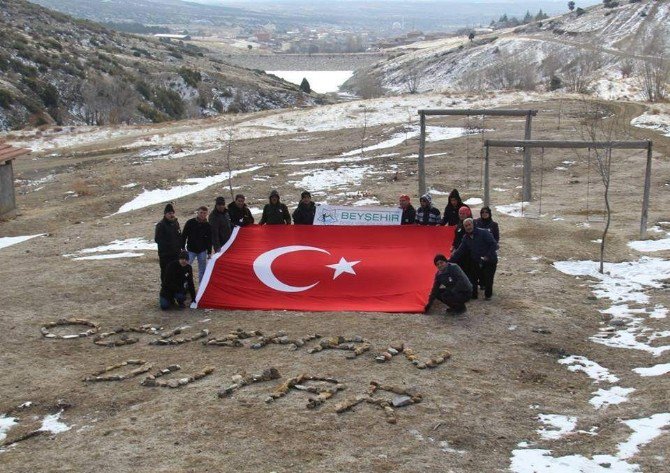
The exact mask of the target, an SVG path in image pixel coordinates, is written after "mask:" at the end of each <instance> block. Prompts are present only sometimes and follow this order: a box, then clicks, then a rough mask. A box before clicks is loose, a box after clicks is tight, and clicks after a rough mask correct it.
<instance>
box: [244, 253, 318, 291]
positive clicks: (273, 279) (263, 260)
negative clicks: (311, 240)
mask: <svg viewBox="0 0 670 473" xmlns="http://www.w3.org/2000/svg"><path fill="white" fill-rule="evenodd" d="M296 251H318V252H319V253H326V254H328V255H329V254H330V253H329V252H327V251H326V250H324V249H322V248H316V247H314V246H302V245H291V246H282V247H280V248H275V249H274V250H270V251H266V252H265V253H263V254H261V255H260V256H259V257H258V258H256V260H255V261H254V273H256V276H257V277H258V279H260V281H261V282H262V283H263V284H265V285H266V286H267V287H269V288H272V289H275V290H277V291H281V292H303V291H307V290H309V289H311V288H313V287H314V286H316V285H317V284H319V281H317V282H315V283H314V284H311V285H309V286H290V285H288V284H285V283H283V282H282V281H280V280H279V279H278V278H277V276H275V275H274V273H273V272H272V263H273V262H274V260H276V259H277V258H279V257H280V256H282V255H285V254H287V253H294V252H296Z"/></svg>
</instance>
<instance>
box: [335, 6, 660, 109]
mask: <svg viewBox="0 0 670 473" xmlns="http://www.w3.org/2000/svg"><path fill="white" fill-rule="evenodd" d="M621 3H622V5H621V6H618V7H614V8H605V7H604V6H602V5H599V6H595V7H592V8H589V9H587V10H581V9H580V11H577V10H575V11H574V12H570V13H568V14H565V15H561V16H557V17H554V18H549V19H547V20H545V21H543V22H534V23H531V24H528V25H524V26H521V27H517V28H514V29H506V30H498V31H494V32H492V33H487V34H483V35H476V36H475V37H474V38H473V40H472V41H470V40H468V38H467V37H465V36H463V37H459V38H448V39H445V40H441V41H437V42H436V41H433V42H431V43H423V44H422V43H417V44H415V45H410V46H409V47H406V48H397V49H396V50H394V53H395V57H393V58H392V59H390V60H387V61H383V62H379V63H377V64H375V65H374V66H371V67H370V68H368V69H364V70H360V71H358V73H357V74H356V75H354V77H353V78H352V79H351V80H350V81H349V82H348V83H347V84H346V87H347V88H349V89H352V90H354V91H360V90H361V88H363V89H365V88H366V87H370V84H371V83H374V84H377V85H378V86H382V87H383V88H385V89H386V90H388V91H390V92H396V93H397V92H426V91H440V90H449V89H451V90H454V89H456V90H463V91H468V92H481V91H485V90H504V89H517V90H556V89H565V90H567V91H569V92H594V93H596V94H598V95H599V96H601V97H603V98H607V99H613V98H626V97H628V98H631V99H649V98H650V97H648V96H647V95H648V94H646V93H645V84H644V78H643V77H642V76H643V75H644V74H643V73H642V71H643V70H644V67H645V61H644V60H646V64H647V65H648V66H649V67H651V68H652V69H653V70H654V73H656V72H658V74H656V76H657V77H658V78H659V79H658V80H661V81H663V82H664V83H665V85H664V87H665V89H666V90H665V94H666V96H667V81H668V78H669V77H670V62H668V53H669V51H670V49H669V47H670V41H668V36H669V35H670V31H669V29H668V25H670V2H669V1H667V0H662V1H643V2H634V3H625V4H623V2H621ZM657 70H658V71H657ZM652 88H653V87H652ZM652 92H653V90H652ZM651 98H653V99H660V98H663V97H651Z"/></svg>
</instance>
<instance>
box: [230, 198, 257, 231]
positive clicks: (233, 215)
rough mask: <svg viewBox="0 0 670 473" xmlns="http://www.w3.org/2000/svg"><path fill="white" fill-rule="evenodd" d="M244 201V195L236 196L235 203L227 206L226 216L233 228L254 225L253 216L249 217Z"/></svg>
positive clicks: (249, 213)
mask: <svg viewBox="0 0 670 473" xmlns="http://www.w3.org/2000/svg"><path fill="white" fill-rule="evenodd" d="M245 200H246V199H245V198H244V195H242V194H237V195H236V196H235V201H233V202H231V203H230V204H228V215H229V216H230V223H231V224H232V225H233V227H246V226H247V225H253V223H254V216H253V215H251V210H249V207H247V204H246V203H245Z"/></svg>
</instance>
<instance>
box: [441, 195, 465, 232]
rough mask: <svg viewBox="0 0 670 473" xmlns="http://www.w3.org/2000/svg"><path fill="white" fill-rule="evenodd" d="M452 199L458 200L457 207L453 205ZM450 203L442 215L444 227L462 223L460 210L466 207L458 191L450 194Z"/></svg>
mask: <svg viewBox="0 0 670 473" xmlns="http://www.w3.org/2000/svg"><path fill="white" fill-rule="evenodd" d="M451 199H456V202H457V204H456V206H453V205H451ZM448 202H449V203H448V204H447V206H446V207H445V208H444V214H443V215H442V225H452V226H453V225H458V224H459V223H460V222H461V220H460V219H459V218H458V209H460V208H461V207H463V206H464V205H465V204H464V203H463V200H461V195H460V194H459V193H458V190H456V189H454V190H452V191H451V192H450V193H449V198H448Z"/></svg>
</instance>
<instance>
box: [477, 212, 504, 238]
mask: <svg viewBox="0 0 670 473" xmlns="http://www.w3.org/2000/svg"><path fill="white" fill-rule="evenodd" d="M475 227H477V228H481V229H483V230H486V231H488V232H490V233H491V235H493V239H494V240H495V241H496V243H500V229H499V228H498V222H494V221H493V216H492V215H491V207H482V208H481V210H480V211H479V218H478V219H477V220H475Z"/></svg>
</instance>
